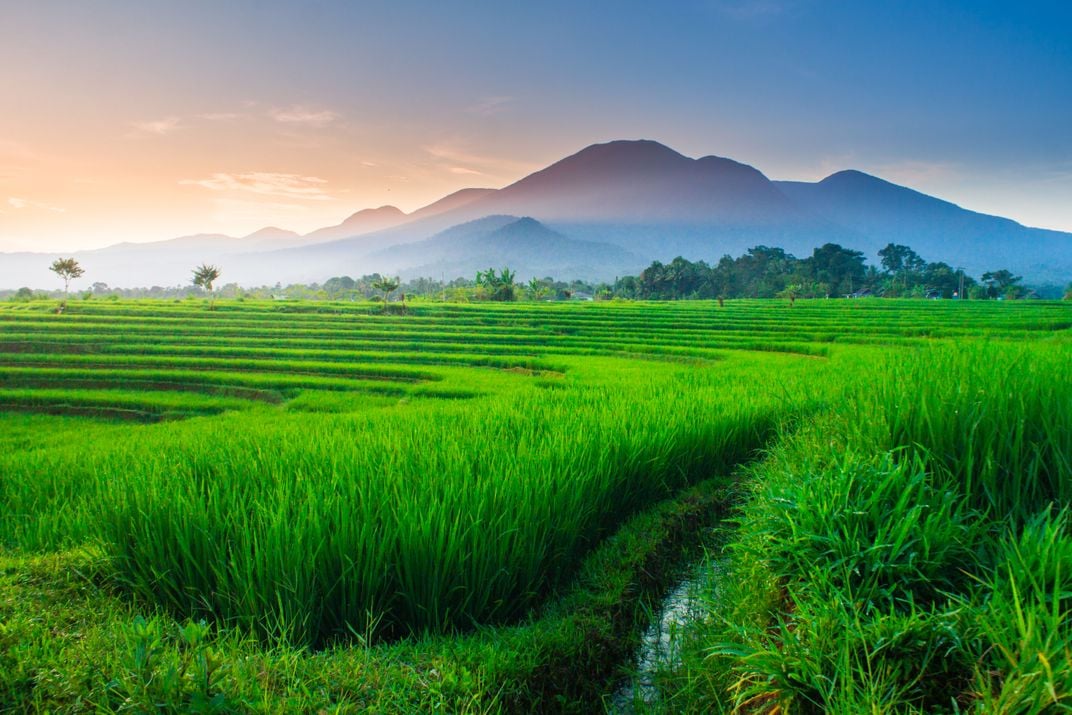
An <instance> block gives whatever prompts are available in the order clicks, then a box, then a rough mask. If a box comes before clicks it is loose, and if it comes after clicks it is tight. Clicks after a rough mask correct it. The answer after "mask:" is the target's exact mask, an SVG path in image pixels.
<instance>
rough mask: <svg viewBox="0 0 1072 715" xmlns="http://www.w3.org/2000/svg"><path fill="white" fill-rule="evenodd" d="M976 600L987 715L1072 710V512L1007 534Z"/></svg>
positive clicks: (979, 697)
mask: <svg viewBox="0 0 1072 715" xmlns="http://www.w3.org/2000/svg"><path fill="white" fill-rule="evenodd" d="M982 584H983V588H982V591H981V593H980V594H979V595H978V596H977V598H982V599H983V603H982V604H981V605H980V606H979V607H978V609H977V614H978V615H977V619H978V624H977V628H978V631H979V633H980V638H981V641H982V642H981V643H980V650H981V654H982V657H981V659H980V662H979V664H978V666H977V668H976V672H975V688H974V697H975V698H976V707H977V709H978V710H979V711H982V712H1023V713H1042V712H1062V711H1068V710H1072V512H1070V511H1069V509H1068V507H1065V508H1064V509H1062V510H1061V511H1060V512H1058V513H1057V514H1052V513H1043V514H1040V515H1038V516H1036V517H1035V518H1033V519H1030V520H1029V521H1028V523H1027V524H1026V525H1025V527H1024V528H1023V530H1022V531H1021V533H1020V534H1019V535H1018V536H1017V535H1016V534H1015V533H1014V532H1007V533H1006V535H1005V537H1004V538H1003V539H1002V540H1001V542H1000V546H999V550H998V553H997V556H996V561H995V566H994V568H993V570H992V571H990V572H988V573H987V574H986V575H985V576H984V577H983V578H982Z"/></svg>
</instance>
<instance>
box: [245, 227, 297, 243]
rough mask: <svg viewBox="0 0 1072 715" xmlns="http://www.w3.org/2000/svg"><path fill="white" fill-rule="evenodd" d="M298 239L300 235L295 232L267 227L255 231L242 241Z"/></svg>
mask: <svg viewBox="0 0 1072 715" xmlns="http://www.w3.org/2000/svg"><path fill="white" fill-rule="evenodd" d="M291 238H298V234H297V233H295V232H294V231H288V230H286V229H285V228H277V227H276V226H266V227H264V228H262V229H260V230H258V231H254V232H253V233H251V234H249V235H248V236H243V237H242V239H243V240H246V241H249V240H254V241H259V240H272V239H291Z"/></svg>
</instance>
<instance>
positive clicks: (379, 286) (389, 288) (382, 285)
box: [372, 278, 401, 313]
mask: <svg viewBox="0 0 1072 715" xmlns="http://www.w3.org/2000/svg"><path fill="white" fill-rule="evenodd" d="M399 285H401V280H400V279H398V278H380V279H379V280H378V281H376V282H374V283H373V284H372V287H373V288H375V289H376V290H379V291H383V312H384V313H386V312H387V300H388V298H390V296H391V293H393V292H395V291H396V290H398V286H399Z"/></svg>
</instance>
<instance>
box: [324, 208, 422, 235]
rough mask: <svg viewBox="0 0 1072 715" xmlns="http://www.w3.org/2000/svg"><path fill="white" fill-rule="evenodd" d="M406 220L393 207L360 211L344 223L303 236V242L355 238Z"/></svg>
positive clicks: (404, 216) (403, 215)
mask: <svg viewBox="0 0 1072 715" xmlns="http://www.w3.org/2000/svg"><path fill="white" fill-rule="evenodd" d="M405 220H406V214H404V213H402V211H401V210H399V209H397V208H395V207H394V206H381V207H379V208H378V209H362V210H361V211H358V212H357V213H354V214H351V215H350V216H349V217H347V219H346V220H345V221H343V222H342V223H340V224H338V225H335V226H328V227H326V228H321V229H317V230H316V231H313V232H312V233H307V234H305V240H306V242H309V243H316V242H320V241H331V240H333V239H336V238H346V237H348V236H357V235H360V234H362V233H371V232H373V231H380V230H382V229H385V228H390V227H391V226H397V225H398V224H400V223H403V222H404V221H405Z"/></svg>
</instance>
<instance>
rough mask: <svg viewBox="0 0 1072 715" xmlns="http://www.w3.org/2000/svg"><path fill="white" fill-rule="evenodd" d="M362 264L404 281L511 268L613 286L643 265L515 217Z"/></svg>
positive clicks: (454, 231)
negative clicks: (402, 278) (606, 282)
mask: <svg viewBox="0 0 1072 715" xmlns="http://www.w3.org/2000/svg"><path fill="white" fill-rule="evenodd" d="M365 260H366V262H367V265H368V266H370V267H372V268H373V269H374V270H376V271H378V272H381V273H393V274H400V275H402V276H403V277H405V278H413V277H419V276H428V277H432V278H436V277H444V278H448V279H449V278H453V277H457V276H472V275H474V274H475V273H476V272H477V271H478V270H483V269H485V268H489V267H494V268H496V269H498V268H501V267H503V266H509V267H512V268H516V270H517V274H518V278H519V279H521V280H525V279H528V278H532V277H537V278H542V277H544V276H554V277H555V278H559V279H562V280H572V279H574V278H587V279H589V280H613V279H614V278H615V277H616V276H620V275H625V274H626V273H636V272H637V271H639V270H641V269H643V267H644V266H645V265H646V263H647V262H646V261H645V260H644V259H643V258H641V257H640V256H637V255H634V254H630V253H629V252H628V251H625V250H623V249H622V248H620V247H618V246H614V245H611V244H608V243H595V242H591V241H578V240H575V239H572V238H568V237H566V236H563V235H562V234H561V233H558V232H557V231H552V230H551V229H549V228H548V227H547V226H545V225H543V224H542V223H540V222H539V221H537V220H535V219H533V218H529V217H523V218H518V217H516V216H487V217H485V218H481V219H477V220H475V221H470V222H468V223H464V224H461V225H459V226H454V227H452V228H449V229H447V230H445V231H442V232H440V233H438V234H436V235H435V236H432V237H431V238H428V239H426V240H424V241H418V242H416V243H407V244H401V245H397V246H392V247H390V248H385V249H381V250H379V251H376V252H374V253H371V254H369V255H368V256H367V257H366V259H365Z"/></svg>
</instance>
